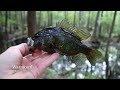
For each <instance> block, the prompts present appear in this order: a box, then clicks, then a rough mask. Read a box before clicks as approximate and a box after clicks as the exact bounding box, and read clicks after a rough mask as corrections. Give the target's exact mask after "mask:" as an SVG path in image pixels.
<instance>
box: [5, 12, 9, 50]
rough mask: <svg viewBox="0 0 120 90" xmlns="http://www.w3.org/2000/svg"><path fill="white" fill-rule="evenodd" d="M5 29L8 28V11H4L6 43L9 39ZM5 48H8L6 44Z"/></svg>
mask: <svg viewBox="0 0 120 90" xmlns="http://www.w3.org/2000/svg"><path fill="white" fill-rule="evenodd" d="M7 28H8V11H5V34H6V40H7V41H6V42H8V39H9V37H8V30H7ZM6 46H7V48H8V43H7V44H6Z"/></svg>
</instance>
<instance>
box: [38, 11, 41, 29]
mask: <svg viewBox="0 0 120 90" xmlns="http://www.w3.org/2000/svg"><path fill="white" fill-rule="evenodd" d="M41 19H42V11H40V14H39V18H38V29H40V28H41Z"/></svg>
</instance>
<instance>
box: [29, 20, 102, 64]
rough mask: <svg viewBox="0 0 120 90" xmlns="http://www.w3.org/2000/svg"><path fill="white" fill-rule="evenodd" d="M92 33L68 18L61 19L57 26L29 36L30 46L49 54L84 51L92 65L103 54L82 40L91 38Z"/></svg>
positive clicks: (71, 54)
mask: <svg viewBox="0 0 120 90" xmlns="http://www.w3.org/2000/svg"><path fill="white" fill-rule="evenodd" d="M90 36H91V34H90V33H89V32H87V31H84V30H81V29H79V28H77V27H74V26H73V25H72V24H71V23H69V22H68V21H66V20H62V21H59V22H58V23H56V26H54V27H53V26H50V27H46V28H43V29H41V30H40V31H38V32H37V33H35V34H34V36H33V37H29V38H28V42H27V44H28V46H30V50H31V51H32V52H34V50H35V49H39V50H43V51H45V52H48V53H49V54H53V53H55V52H59V53H60V54H61V55H66V56H68V57H69V56H70V57H75V56H76V55H77V56H78V54H80V53H82V54H84V55H85V56H86V58H87V59H88V61H89V62H90V64H91V65H95V63H96V60H97V59H98V58H100V57H101V56H102V54H101V52H100V51H98V50H97V49H95V48H91V47H88V46H87V45H85V44H84V43H82V40H85V39H87V38H89V37H90Z"/></svg>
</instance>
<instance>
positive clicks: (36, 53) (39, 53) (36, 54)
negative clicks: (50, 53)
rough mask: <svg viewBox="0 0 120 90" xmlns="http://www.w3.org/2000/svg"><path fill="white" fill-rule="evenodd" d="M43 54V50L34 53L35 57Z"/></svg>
mask: <svg viewBox="0 0 120 90" xmlns="http://www.w3.org/2000/svg"><path fill="white" fill-rule="evenodd" d="M41 53H42V51H41V50H38V49H36V50H35V51H34V53H33V57H35V56H38V55H41Z"/></svg>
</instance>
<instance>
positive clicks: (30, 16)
mask: <svg viewBox="0 0 120 90" xmlns="http://www.w3.org/2000/svg"><path fill="white" fill-rule="evenodd" d="M27 25H28V37H32V36H33V35H34V34H35V31H36V11H28V12H27Z"/></svg>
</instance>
